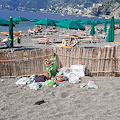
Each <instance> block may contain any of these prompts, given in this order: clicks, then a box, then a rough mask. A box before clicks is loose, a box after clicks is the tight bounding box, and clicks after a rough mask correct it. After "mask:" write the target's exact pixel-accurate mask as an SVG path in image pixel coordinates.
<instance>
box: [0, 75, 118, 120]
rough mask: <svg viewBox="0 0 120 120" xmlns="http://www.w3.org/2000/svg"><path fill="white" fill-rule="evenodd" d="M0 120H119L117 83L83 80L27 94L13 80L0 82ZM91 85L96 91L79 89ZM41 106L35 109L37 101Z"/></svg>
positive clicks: (59, 84) (46, 87)
mask: <svg viewBox="0 0 120 120" xmlns="http://www.w3.org/2000/svg"><path fill="white" fill-rule="evenodd" d="M1 79H4V82H0V120H88V119H89V120H119V119H120V115H119V113H120V101H119V99H120V82H119V78H117V77H116V78H113V77H87V76H86V77H83V78H82V79H81V82H80V83H78V84H72V83H69V81H65V82H59V83H58V86H57V87H53V86H44V87H41V88H40V89H38V90H30V89H29V88H28V87H27V86H26V85H23V86H21V85H19V86H17V85H16V84H15V82H16V81H17V79H16V78H1ZM91 80H92V81H94V82H95V84H96V85H97V86H98V87H99V88H98V89H88V88H87V86H86V87H84V88H80V84H81V83H86V84H87V83H88V82H89V81H91ZM42 100H44V103H42V104H40V105H35V103H36V102H37V101H42Z"/></svg>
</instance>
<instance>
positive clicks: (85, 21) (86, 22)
mask: <svg viewBox="0 0 120 120" xmlns="http://www.w3.org/2000/svg"><path fill="white" fill-rule="evenodd" d="M80 23H81V24H86V25H87V24H92V22H91V21H90V20H83V21H81V22H80Z"/></svg>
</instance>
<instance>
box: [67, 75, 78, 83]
mask: <svg viewBox="0 0 120 120" xmlns="http://www.w3.org/2000/svg"><path fill="white" fill-rule="evenodd" d="M69 82H70V83H79V77H78V76H76V75H75V74H74V73H70V74H69Z"/></svg>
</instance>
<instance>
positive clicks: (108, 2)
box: [102, 0, 120, 6]
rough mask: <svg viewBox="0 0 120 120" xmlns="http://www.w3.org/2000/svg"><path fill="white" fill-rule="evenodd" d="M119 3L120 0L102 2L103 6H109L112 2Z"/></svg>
mask: <svg viewBox="0 0 120 120" xmlns="http://www.w3.org/2000/svg"><path fill="white" fill-rule="evenodd" d="M115 3H120V0H105V1H104V2H103V3H102V4H103V5H105V6H111V5H112V4H115Z"/></svg>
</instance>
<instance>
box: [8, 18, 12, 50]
mask: <svg viewBox="0 0 120 120" xmlns="http://www.w3.org/2000/svg"><path fill="white" fill-rule="evenodd" d="M7 46H8V47H9V48H11V47H13V18H12V17H10V22H9V43H8V44H7Z"/></svg>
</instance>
